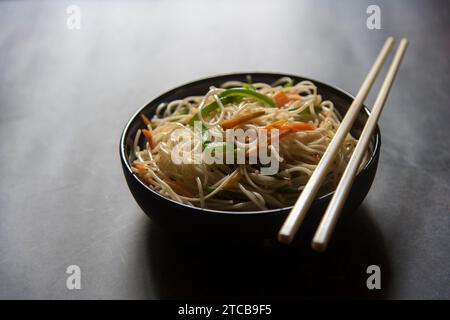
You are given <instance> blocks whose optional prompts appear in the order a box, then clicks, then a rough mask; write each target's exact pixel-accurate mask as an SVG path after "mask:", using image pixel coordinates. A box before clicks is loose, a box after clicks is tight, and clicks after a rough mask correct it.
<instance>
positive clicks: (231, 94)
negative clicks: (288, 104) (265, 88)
mask: <svg viewBox="0 0 450 320" xmlns="http://www.w3.org/2000/svg"><path fill="white" fill-rule="evenodd" d="M218 97H219V99H220V102H222V103H223V104H224V105H225V104H227V103H230V102H239V101H241V100H242V99H245V98H250V99H253V100H256V101H258V102H262V103H263V104H265V105H266V106H268V107H271V108H275V107H276V105H275V102H274V101H273V100H272V99H270V98H269V97H268V96H266V95H265V94H262V93H259V92H258V91H255V90H250V89H244V88H234V89H228V90H225V91H223V92H222V93H220V94H219V95H218ZM218 108H219V105H218V104H217V102H216V101H214V102H212V103H210V104H208V105H207V106H205V107H204V108H202V117H207V116H209V115H211V114H212V113H213V112H214V111H216V110H217V109H218ZM199 120H200V117H199V116H198V114H195V115H194V116H193V117H192V118H191V120H189V122H188V123H189V124H190V125H191V126H193V125H194V122H195V121H199Z"/></svg>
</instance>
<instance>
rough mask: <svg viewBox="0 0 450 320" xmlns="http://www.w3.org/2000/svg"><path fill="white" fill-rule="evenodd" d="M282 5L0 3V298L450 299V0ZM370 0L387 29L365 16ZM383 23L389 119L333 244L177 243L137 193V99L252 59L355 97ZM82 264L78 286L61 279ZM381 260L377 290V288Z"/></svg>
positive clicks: (243, 67)
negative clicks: (404, 45)
mask: <svg viewBox="0 0 450 320" xmlns="http://www.w3.org/2000/svg"><path fill="white" fill-rule="evenodd" d="M279 3H280V2H279V1H273V2H267V1H249V2H243V1H226V2H222V1H188V2H187V1H180V2H179V4H178V5H177V6H176V4H175V3H174V2H173V1H152V2H148V3H147V2H143V1H136V2H134V1H126V2H125V1H121V2H110V3H108V4H106V5H103V4H101V3H100V2H83V1H77V4H79V6H80V8H81V17H82V21H81V29H80V30H73V31H71V30H68V29H67V28H66V18H67V16H68V15H67V13H66V8H67V6H68V5H69V4H73V2H61V1H48V2H40V3H37V2H30V3H28V2H26V1H19V2H4V1H2V2H0V111H1V112H0V137H1V141H2V142H1V143H0V172H1V179H0V297H1V298H56V299H59V298H68V299H74V298H86V299H92V298H140V299H143V298H150V299H152V298H164V297H168V298H174V297H191V298H195V297H210V298H212V297H230V296H233V297H256V298H261V297H281V298H282V297H291V298H296V297H324V296H326V297H368V298H372V297H382V298H450V289H449V288H450V276H449V263H448V262H449V261H450V241H449V240H450V239H449V237H450V221H449V211H450V200H449V194H450V184H449V181H450V166H449V164H450V152H449V151H448V150H449V143H448V137H449V136H450V126H449V125H448V122H449V119H450V109H449V107H448V104H449V103H448V102H449V101H450V93H449V90H448V83H450V65H449V58H448V57H449V50H450V45H449V40H448V34H449V31H450V24H449V20H448V15H449V5H450V3H448V1H425V0H420V1H419V0H417V1H409V0H395V1H377V0H373V1H372V0H371V1H359V0H349V1H345V6H344V5H342V4H341V2H340V1H339V2H338V1H333V0H320V1H312V0H311V1H287V2H286V5H280V4H279ZM369 4H378V5H379V6H380V9H381V14H382V16H381V18H382V29H381V30H368V29H367V28H366V19H367V14H366V9H367V6H368V5H369ZM236 7H238V8H239V10H236ZM187 17H189V18H187ZM273 17H277V18H276V19H274V18H273ZM268 21H269V22H268ZM388 35H394V36H396V37H397V38H399V37H401V36H406V37H408V38H409V40H410V42H411V44H410V47H409V49H408V53H407V55H406V57H405V60H404V63H403V65H402V67H401V70H400V72H399V75H398V78H397V80H396V83H395V84H394V87H393V89H392V92H391V94H390V96H389V99H388V101H387V104H386V107H385V110H384V112H383V115H382V117H381V120H380V127H381V132H382V133H383V137H382V139H383V145H382V152H381V158H380V162H379V167H378V171H377V175H376V177H375V181H374V184H373V186H372V189H371V191H370V193H369V194H368V196H367V198H366V200H365V201H364V202H363V204H362V206H361V207H360V209H359V210H358V212H356V214H355V215H354V217H355V218H354V223H352V224H349V225H348V227H347V230H346V232H339V236H338V237H337V238H336V239H334V240H335V241H334V242H333V244H332V246H331V247H330V249H331V250H330V251H329V252H327V253H326V254H325V255H319V254H316V253H313V252H311V251H310V250H309V248H304V250H298V248H296V249H290V248H281V249H279V248H276V249H274V248H273V246H272V245H271V244H267V245H266V246H265V247H260V248H258V249H252V250H249V249H246V248H242V249H240V250H230V249H228V248H208V247H206V248H205V247H199V246H193V245H190V244H189V243H188V242H187V241H184V242H179V241H176V242H175V241H173V240H172V239H171V238H168V237H166V236H165V234H164V233H163V232H161V231H160V230H159V229H158V228H157V227H156V226H155V225H154V224H153V223H151V222H150V220H149V219H148V218H147V217H146V216H145V215H144V214H143V212H142V210H141V209H140V208H139V207H138V206H137V205H136V202H135V201H134V200H133V197H132V196H131V194H130V192H129V190H128V188H127V186H126V183H125V181H124V178H123V173H122V169H121V166H120V161H119V157H118V152H117V142H118V137H119V136H120V133H121V131H122V129H123V127H124V125H125V123H124V122H125V121H126V119H129V118H130V117H131V115H132V114H133V112H134V111H135V110H136V108H137V106H139V105H144V104H145V103H147V102H148V101H149V100H151V99H153V98H154V97H156V96H157V95H159V94H160V93H161V92H165V91H166V90H168V89H170V88H173V87H175V86H177V85H179V84H182V83H186V82H189V81H192V80H194V79H200V78H204V77H209V76H212V75H215V74H223V73H230V72H241V71H243V72H245V71H272V72H284V73H292V74H301V75H305V76H308V77H311V78H316V79H320V80H322V81H324V82H327V83H332V84H335V85H337V86H338V87H341V88H343V89H345V90H347V91H349V92H350V93H353V94H355V93H356V91H357V89H358V87H359V85H360V83H361V81H362V80H363V79H364V77H365V74H366V72H367V71H368V69H369V67H370V65H371V63H372V62H373V59H374V58H375V55H376V53H377V52H378V50H379V48H380V46H381V45H382V43H383V42H384V40H385V38H386V37H387V36H388ZM384 71H385V70H384ZM380 83H381V82H377V84H375V88H374V89H376V88H378V87H379V84H380ZM373 92H376V91H373ZM374 96H375V95H374V94H373V93H372V94H371V96H370V97H369V99H368V101H367V105H368V106H371V105H372V103H373V100H374ZM204 242H205V243H208V239H205V241H204ZM72 264H76V265H79V266H80V268H81V272H82V283H81V285H82V289H81V290H79V291H77V290H72V291H71V290H68V289H67V288H66V278H67V276H68V275H67V274H66V273H65V271H66V268H67V266H69V265H72ZM371 264H377V265H379V266H380V267H381V271H382V290H380V291H369V290H367V288H366V283H365V282H366V278H367V275H366V268H367V266H368V265H371ZM287 280H289V281H288V283H289V284H288V285H287V286H282V285H281V283H283V282H284V281H287Z"/></svg>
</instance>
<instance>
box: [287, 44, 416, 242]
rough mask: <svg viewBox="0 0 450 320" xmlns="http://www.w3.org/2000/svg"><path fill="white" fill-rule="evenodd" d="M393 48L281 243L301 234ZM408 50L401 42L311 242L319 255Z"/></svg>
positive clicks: (370, 78)
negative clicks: (318, 194)
mask: <svg viewBox="0 0 450 320" xmlns="http://www.w3.org/2000/svg"><path fill="white" fill-rule="evenodd" d="M393 44H394V38H393V37H389V38H388V39H387V40H386V42H385V44H384V46H383V48H382V49H381V51H380V53H379V54H378V57H377V58H376V60H375V62H374V64H373V66H372V68H371V69H370V71H369V73H368V74H367V76H366V79H365V80H364V82H363V84H362V85H361V88H360V89H359V91H358V94H357V95H356V97H355V100H353V102H352V104H351V106H350V108H349V109H348V111H347V113H346V115H345V117H344V119H342V122H341V125H340V126H339V128H338V130H337V131H336V134H335V135H334V137H333V139H332V140H331V142H330V144H329V146H328V148H327V149H326V151H325V153H324V154H323V157H322V159H321V160H320V162H319V164H318V165H317V167H316V169H315V170H314V172H313V174H312V175H311V177H310V178H309V180H308V183H307V184H306V186H305V188H304V189H303V191H302V193H301V194H300V196H299V198H298V199H297V201H296V203H295V205H294V207H293V208H292V210H291V212H290V213H289V215H288V217H287V218H286V221H285V222H284V224H283V226H282V227H281V229H280V231H279V233H278V240H279V241H280V242H282V243H286V244H288V243H290V242H291V241H292V240H293V238H294V236H295V234H296V232H297V231H298V229H299V227H300V225H301V223H302V221H303V219H304V218H305V216H306V214H307V212H308V210H309V208H310V206H311V203H312V202H313V200H314V199H315V197H316V194H317V192H318V191H319V188H320V187H321V185H322V182H323V180H324V178H325V177H326V175H327V173H328V171H329V168H330V166H331V165H332V163H333V161H334V160H335V158H336V156H337V153H338V150H339V148H340V147H341V145H342V143H343V142H344V139H345V137H346V136H347V134H348V133H349V131H350V129H351V128H352V125H353V123H354V122H355V120H356V118H357V116H358V114H359V112H360V110H361V106H362V104H363V103H364V100H365V99H366V97H367V95H368V94H369V91H370V89H371V88H372V85H373V83H374V82H375V79H376V78H377V76H378V74H379V72H380V70H381V68H382V67H383V65H384V62H385V61H386V58H387V56H388V55H389V52H390V51H391V49H392V46H393ZM407 47H408V40H406V39H402V40H401V41H400V45H399V47H398V49H397V52H396V53H395V56H394V59H393V61H392V63H391V65H390V67H389V71H388V73H387V75H386V77H385V79H384V82H383V84H382V86H381V89H380V92H379V93H378V96H377V98H376V100H375V104H374V106H373V109H372V112H371V114H370V116H369V118H368V119H367V122H366V124H365V126H364V129H363V131H362V133H361V136H360V137H359V140H358V143H357V145H356V148H355V150H354V152H353V154H352V156H351V158H350V161H349V163H348V164H347V167H346V169H345V171H344V173H343V175H342V177H341V179H340V181H339V184H338V186H337V188H336V190H335V192H334V195H333V198H332V199H331V201H330V203H329V205H328V208H327V210H326V211H325V214H324V216H323V217H322V221H321V222H320V225H319V227H318V228H317V230H316V234H315V235H314V238H313V240H312V244H311V245H312V248H313V249H314V250H317V251H324V250H325V249H326V248H327V245H328V243H329V241H330V238H331V235H332V233H333V230H334V228H335V226H336V223H337V221H338V219H339V216H340V213H341V211H342V208H343V207H344V204H345V201H346V200H347V197H348V194H349V192H350V189H351V186H352V184H353V181H354V179H355V176H356V174H357V171H358V168H359V165H360V163H361V161H362V158H363V156H364V154H365V152H366V150H367V148H368V145H369V142H370V139H371V137H372V133H373V131H374V130H375V128H376V125H377V121H378V118H379V117H380V115H381V112H382V111H383V107H384V104H385V102H386V99H387V96H388V94H389V91H390V89H391V87H392V84H393V82H394V79H395V76H396V74H397V71H398V69H399V67H400V64H401V62H402V59H403V56H404V54H405V51H406V48H407Z"/></svg>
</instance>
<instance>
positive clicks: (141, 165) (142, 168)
mask: <svg viewBox="0 0 450 320" xmlns="http://www.w3.org/2000/svg"><path fill="white" fill-rule="evenodd" d="M132 166H133V167H135V168H136V169H138V170H147V166H146V165H144V164H142V163H133V164H132Z"/></svg>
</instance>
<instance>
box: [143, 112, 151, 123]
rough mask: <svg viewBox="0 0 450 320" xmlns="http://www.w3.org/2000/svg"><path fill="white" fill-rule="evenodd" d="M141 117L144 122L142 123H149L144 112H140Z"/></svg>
mask: <svg viewBox="0 0 450 320" xmlns="http://www.w3.org/2000/svg"><path fill="white" fill-rule="evenodd" d="M141 119H142V122H144V124H145V125H146V126H148V125H151V122H150V120H149V119H148V118H147V117H146V116H145V114H143V113H141Z"/></svg>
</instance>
